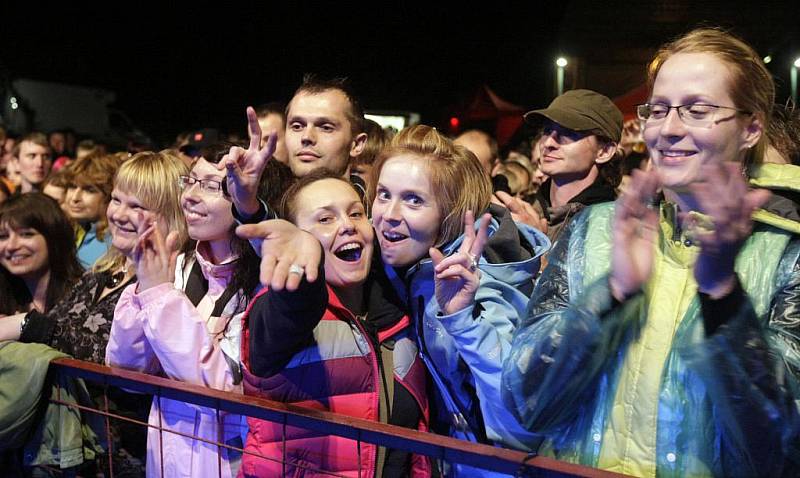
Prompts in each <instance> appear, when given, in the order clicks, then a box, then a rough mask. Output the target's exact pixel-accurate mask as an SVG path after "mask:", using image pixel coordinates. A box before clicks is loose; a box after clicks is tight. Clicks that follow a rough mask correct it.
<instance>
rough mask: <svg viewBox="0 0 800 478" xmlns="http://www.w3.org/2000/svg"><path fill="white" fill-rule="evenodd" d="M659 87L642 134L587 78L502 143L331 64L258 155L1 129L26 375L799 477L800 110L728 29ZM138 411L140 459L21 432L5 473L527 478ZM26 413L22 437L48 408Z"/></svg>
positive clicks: (154, 408) (278, 431)
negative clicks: (40, 447)
mask: <svg viewBox="0 0 800 478" xmlns="http://www.w3.org/2000/svg"><path fill="white" fill-rule="evenodd" d="M648 84H649V87H650V94H649V97H648V99H647V100H646V102H645V103H643V104H640V105H637V107H636V118H635V119H632V120H629V121H627V122H625V121H624V118H623V114H622V112H621V111H620V110H619V109H618V108H617V106H615V104H614V103H613V102H612V101H611V100H610V99H609V98H608V97H606V96H604V95H602V94H600V93H598V92H595V91H592V90H587V89H579V90H571V91H567V92H565V93H564V94H562V95H560V96H558V97H557V98H555V99H554V100H553V101H552V103H550V105H548V106H547V107H546V108H541V109H536V110H533V111H531V112H529V113H527V114H526V115H525V122H526V123H527V124H528V125H529V128H530V131H532V134H531V136H530V137H528V138H525V140H524V141H523V142H522V143H521V144H519V145H512V147H509V146H508V145H504V146H503V147H502V148H500V147H498V144H497V142H496V141H495V140H494V139H493V138H492V136H491V135H490V134H488V133H487V132H484V131H479V130H469V131H465V132H463V133H462V134H460V135H458V136H457V137H455V138H450V137H448V136H446V135H445V134H443V133H442V132H440V131H438V130H437V129H435V128H432V127H429V126H425V125H412V126H409V127H407V128H405V129H403V130H401V131H399V132H393V131H388V130H384V129H383V128H381V127H380V125H378V124H377V123H374V122H371V121H369V120H366V119H365V118H364V111H363V109H362V105H361V104H360V102H359V100H358V98H357V96H356V95H355V94H354V92H353V91H352V90H351V88H350V86H349V85H348V83H347V82H346V81H344V80H323V79H319V78H315V77H307V78H305V79H304V82H303V83H302V84H301V85H300V87H299V88H298V89H297V91H296V92H295V94H294V95H293V97H292V98H291V99H290V101H289V102H288V103H286V105H283V104H280V103H271V104H268V105H264V106H263V107H259V108H256V109H254V108H248V109H247V111H246V118H247V128H248V136H249V140H247V141H244V142H241V141H238V142H237V141H233V142H231V141H226V140H224V138H222V137H221V136H220V135H219V134H218V133H217V132H216V131H214V130H210V129H209V130H202V131H199V132H197V133H194V134H189V135H182V136H181V137H180V138H179V141H178V142H177V143H176V144H175V145H173V147H171V148H169V149H166V150H163V151H160V152H155V151H143V152H137V153H135V154H130V153H113V154H112V153H109V152H107V151H105V150H104V148H102V146H101V145H98V144H96V143H94V142H92V141H84V142H82V143H80V144H79V145H78V148H79V152H78V154H75V155H73V153H72V149H71V147H70V146H69V145H66V144H65V143H66V141H65V138H64V135H63V134H60V133H59V134H51V135H50V137H48V136H46V135H44V134H42V133H36V132H33V133H29V134H26V135H24V136H21V137H14V136H12V135H10V134H5V133H4V134H3V135H2V136H3V137H2V138H0V139H2V140H3V141H2V143H0V144H2V146H3V153H4V156H3V160H2V169H3V177H2V181H0V199H2V204H0V341H11V342H0V364H2V368H3V370H12V371H13V370H23V371H24V370H26V367H31V364H30V363H29V362H30V361H28V360H26V359H25V357H26V355H25V354H26V353H27V354H38V355H37V356H39V355H41V354H42V350H43V348H42V347H43V346H47V347H49V348H51V349H54V350H55V351H57V352H60V353H63V354H68V355H70V356H72V357H74V358H77V359H79V360H85V361H90V362H95V363H99V364H106V365H110V366H112V367H120V368H125V369H130V370H136V371H139V372H144V373H147V374H154V375H158V376H161V377H167V378H170V379H174V380H179V381H183V382H188V383H191V384H195V385H202V386H205V387H210V388H213V389H216V390H222V391H225V392H228V393H232V394H245V395H252V396H258V397H265V398H268V399H271V400H275V401H280V402H285V403H291V404H296V405H300V406H303V407H308V408H310V409H315V410H324V411H330V412H335V413H339V414H343V415H349V416H353V417H359V418H363V419H368V420H375V421H379V422H382V423H388V424H392V425H396V426H400V427H405V428H409V429H414V430H421V431H429V432H433V433H438V434H442V435H445V436H450V437H454V438H459V439H462V440H467V441H471V442H477V443H483V444H488V445H493V446H498V447H506V448H511V449H515V450H521V451H525V452H530V453H536V454H540V455H545V456H550V457H554V458H556V459H559V460H563V461H567V462H572V463H577V464H581V465H585V466H589V467H594V468H600V469H604V470H610V471H614V472H618V473H623V474H628V475H634V476H648V477H649V476H797V474H798V473H800V408H799V405H798V403H800V381H798V380H799V379H800V310H799V309H798V303H799V302H800V237H798V234H800V214H799V213H798V205H800V202H798V196H797V189H798V183H797V178H798V177H800V168H798V166H795V165H794V164H793V163H794V162H797V161H799V160H800V157H798V151H800V135H798V134H797V132H798V131H800V127H798V126H797V125H798V124H800V122H798V120H797V119H796V118H795V115H794V112H793V110H791V109H787V108H782V107H776V106H775V85H774V81H773V79H772V77H771V75H770V73H769V72H768V70H767V69H766V67H765V65H764V63H763V62H762V60H761V58H760V56H759V55H758V54H757V53H756V52H755V50H754V49H753V48H752V47H751V46H750V45H748V44H747V43H745V42H744V41H742V40H741V39H739V38H737V37H735V36H733V35H731V34H729V33H727V32H724V31H722V30H719V29H714V28H701V29H696V30H693V31H691V32H689V33H687V34H685V35H683V36H681V37H679V38H677V39H675V40H673V41H671V42H669V43H666V44H664V45H663V46H662V47H661V48H660V49H659V50H658V52H657V53H656V55H655V57H654V58H653V60H652V61H651V63H650V64H649V67H648ZM81 145H83V149H82V150H80V146H81ZM6 153H7V154H6ZM54 156H56V157H57V158H56V159H57V161H56V163H58V165H56V164H55V163H54V161H53V159H54V158H53V157H54ZM73 156H74V157H73ZM501 157H502V159H501ZM623 176H624V178H623ZM6 343H14V345H15V346H14V347H4V346H1V345H4V344H6ZM26 347H27V348H26ZM29 356H30V355H29ZM48 357H49V356H48ZM5 386H8V385H0V389H2V387H5ZM100 392H101V390H96V389H94V388H92V387H91V386H90V387H89V389H88V391H87V393H88V395H90V396H94V397H97V396H99V394H100ZM111 400H113V401H114V405H115V407H116V408H117V410H118V412H119V413H121V414H127V415H129V416H132V417H137V416H138V417H142V418H143V419H145V420H148V421H149V423H150V424H151V425H152V427H150V428H149V429H148V430H147V432H146V433H145V432H144V430H141V429H139V430H138V431H137V430H131V429H129V428H126V427H125V426H124V425H116V426H115V427H113V429H112V430H111V436H107V437H106V439H105V442H106V443H105V445H104V446H112V447H113V448H114V450H115V452H114V453H113V454H112V458H111V459H112V463H111V464H109V463H104V461H103V460H105V458H103V457H102V456H98V457H93V455H91V454H88V453H86V452H83V455H82V456H84V458H85V460H78V462H77V463H67V464H65V463H64V462H59V460H58V457H59V456H61V457H62V460H63V457H64V456H66V455H67V454H66V453H63V454H61V455H59V454H58V453H52V456H51V457H50V458H52V459H51V461H50V462H47V461H46V460H45V461H41V460H39V458H40V457H37V458H36V459H33V458H32V456H31V454H30V453H27V452H23V450H28V448H25V447H24V445H23V446H20V444H19V443H18V440H16V441H14V442H13V443H14V446H12V441H10V440H9V441H8V442H7V443H8V445H6V446H3V445H0V465H1V466H4V467H6V469H8V470H16V473H18V474H19V476H31V474H32V473H33V472H34V471H36V472H38V473H46V472H44V471H42V470H41V469H40V468H38V467H37V466H36V465H41V464H51V465H57V466H62V467H64V468H68V467H71V469H72V470H73V471H75V470H78V471H79V472H81V473H88V472H89V471H87V470H94V471H91V472H94V473H98V474H99V473H102V468H103V466H108V465H113V466H114V468H115V470H117V474H118V476H119V474H120V473H122V474H123V475H122V476H142V475H144V474H146V475H147V476H167V477H184V476H186V477H194V476H223V477H235V476H244V477H256V476H259V477H260V476H281V475H288V476H318V475H319V474H321V473H333V474H336V475H337V476H365V477H371V476H381V477H395V476H397V477H400V476H414V477H435V476H458V477H475V476H485V477H490V476H502V475H500V474H498V473H495V472H490V471H487V470H483V469H479V468H476V467H472V466H467V465H464V464H458V463H449V462H440V461H437V460H436V459H433V458H431V457H426V456H422V455H417V454H414V453H411V452H407V451H403V450H397V449H391V448H385V447H380V446H376V445H371V444H367V443H359V442H357V441H354V440H351V439H348V438H344V437H339V436H335V435H328V434H324V433H321V432H315V431H310V430H304V429H299V428H293V427H287V426H284V425H283V424H280V423H272V422H268V421H263V420H260V419H255V418H252V417H244V416H240V415H236V414H232V413H222V412H219V411H217V410H216V409H213V408H207V407H203V406H199V405H193V404H189V403H185V402H182V401H179V400H175V399H167V398H161V397H154V398H153V399H152V404H151V405H150V408H149V412H148V411H147V410H146V409H142V407H141V406H140V405H141V403H142V402H143V400H144V401H150V397H149V396H143V395H139V394H135V393H132V392H130V391H125V390H115V391H114V393H113V394H112V395H111ZM0 403H2V402H0ZM6 408H7V411H5V412H0V416H3V418H4V421H0V423H6V422H8V421H9V420H11V421H14V420H16V416H15V415H14V414H16V413H21V412H20V411H19V410H18V408H22V407H6ZM148 413H149V418H144V416H147V415H148ZM31 426H33V427H35V426H36V425H31ZM159 428H163V429H164V431H163V432H162V431H160V430H159ZM14 433H15V435H14V436H15V437H16V436H17V435H19V433H18V430H17V428H15V429H14ZM145 434H146V438H145ZM23 435H24V434H23ZM7 436H10V432H9V431H8V430H3V429H0V442H3V441H4V439H3V437H7ZM39 437H40V436H39V435H37V439H39ZM101 441H102V440H101ZM217 443H224V444H225V445H227V446H225V447H220V446H218V445H217ZM61 444H62V446H63V440H62V441H61ZM79 448H80V447H79ZM98 449H102V446H100V447H99V448H98ZM242 449H243V450H244V451H245V453H241V452H240V450H242ZM79 454H80V453H79ZM100 455H102V454H100ZM284 458H285V462H282V460H283V459H284ZM37 460H39V461H37ZM126 473H127V474H126ZM34 476H42V475H34ZM45 476H46V475H45Z"/></svg>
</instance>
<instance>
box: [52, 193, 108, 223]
mask: <svg viewBox="0 0 800 478" xmlns="http://www.w3.org/2000/svg"><path fill="white" fill-rule="evenodd" d="M62 207H63V208H64V210H65V212H66V213H67V215H68V216H69V217H71V218H72V219H73V220H75V221H78V222H97V221H98V220H99V219H100V216H101V215H102V214H103V211H104V210H105V208H106V197H105V195H104V194H103V191H101V190H100V189H99V188H97V187H95V186H75V185H72V186H70V187H68V188H67V192H66V195H65V196H64V204H63V206H62Z"/></svg>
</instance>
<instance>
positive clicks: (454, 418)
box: [417, 295, 478, 443]
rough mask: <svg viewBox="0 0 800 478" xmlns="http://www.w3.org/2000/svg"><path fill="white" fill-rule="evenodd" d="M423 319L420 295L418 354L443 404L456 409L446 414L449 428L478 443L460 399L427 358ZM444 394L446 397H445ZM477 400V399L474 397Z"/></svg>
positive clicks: (423, 307) (422, 300) (423, 310)
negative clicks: (448, 417)
mask: <svg viewBox="0 0 800 478" xmlns="http://www.w3.org/2000/svg"><path fill="white" fill-rule="evenodd" d="M424 319H425V298H424V297H423V296H421V295H419V296H417V342H418V344H419V354H420V357H422V360H423V362H425V365H427V367H428V369H429V370H430V372H431V377H432V378H433V380H434V382H436V385H437V386H438V387H439V388H440V392H441V394H442V398H443V399H444V400H445V402H448V401H449V402H450V403H451V405H452V406H453V407H454V408H455V409H456V410H455V411H452V410H448V413H449V414H450V415H451V416H450V418H451V422H450V424H451V426H453V427H454V428H455V429H456V430H458V431H460V432H462V433H464V434H467V435H468V436H469V437H470V439H471V440H472V441H474V442H476V443H477V442H478V439H477V437H476V434H475V431H474V430H473V429H472V427H471V426H470V424H469V421H468V420H467V419H466V416H465V415H464V412H463V410H465V407H464V405H463V404H462V403H461V401H460V399H459V398H458V396H457V395H456V394H454V393H453V392H452V391H451V390H450V387H449V386H448V384H447V383H445V381H444V380H443V379H442V378H441V377H442V374H441V373H439V369H437V368H436V366H435V365H434V363H433V360H431V359H430V358H429V357H428V355H429V354H428V347H427V345H426V343H425V330H424V326H423V325H424V324H423V322H424ZM445 394H446V396H445ZM476 399H477V397H476Z"/></svg>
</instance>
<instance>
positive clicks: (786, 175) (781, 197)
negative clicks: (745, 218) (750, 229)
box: [748, 164, 800, 234]
mask: <svg viewBox="0 0 800 478" xmlns="http://www.w3.org/2000/svg"><path fill="white" fill-rule="evenodd" d="M748 173H749V176H750V179H749V184H750V186H752V187H755V188H760V189H768V190H769V191H770V192H771V193H772V197H771V198H770V199H769V200H768V201H767V203H766V204H764V206H762V207H761V208H760V209H757V210H756V211H755V212H754V213H753V220H755V221H757V222H761V223H764V224H768V225H770V226H774V227H777V228H779V229H783V230H785V231H789V232H793V233H795V234H800V166H795V165H792V164H760V165H757V166H754V167H751V168H750V170H749V172H748Z"/></svg>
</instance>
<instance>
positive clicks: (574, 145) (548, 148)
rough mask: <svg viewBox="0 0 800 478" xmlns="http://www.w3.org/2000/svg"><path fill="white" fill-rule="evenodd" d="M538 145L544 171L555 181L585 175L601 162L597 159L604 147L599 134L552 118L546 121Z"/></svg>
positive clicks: (575, 178)
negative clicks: (554, 120)
mask: <svg viewBox="0 0 800 478" xmlns="http://www.w3.org/2000/svg"><path fill="white" fill-rule="evenodd" d="M538 147H539V148H540V151H541V163H540V168H541V170H542V172H543V173H544V174H546V175H547V176H549V177H551V178H553V179H554V180H556V181H559V180H560V181H570V180H579V179H583V178H584V177H586V175H587V174H589V172H590V171H591V170H592V168H594V167H595V164H597V163H598V162H600V161H598V159H599V153H600V151H601V149H602V145H601V144H600V143H599V142H598V141H597V136H595V135H593V134H589V133H586V132H581V131H575V130H571V129H569V128H565V127H563V126H561V125H560V124H558V123H555V122H553V121H547V122H546V123H545V124H544V129H543V132H542V137H541V139H540V140H539V144H538Z"/></svg>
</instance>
